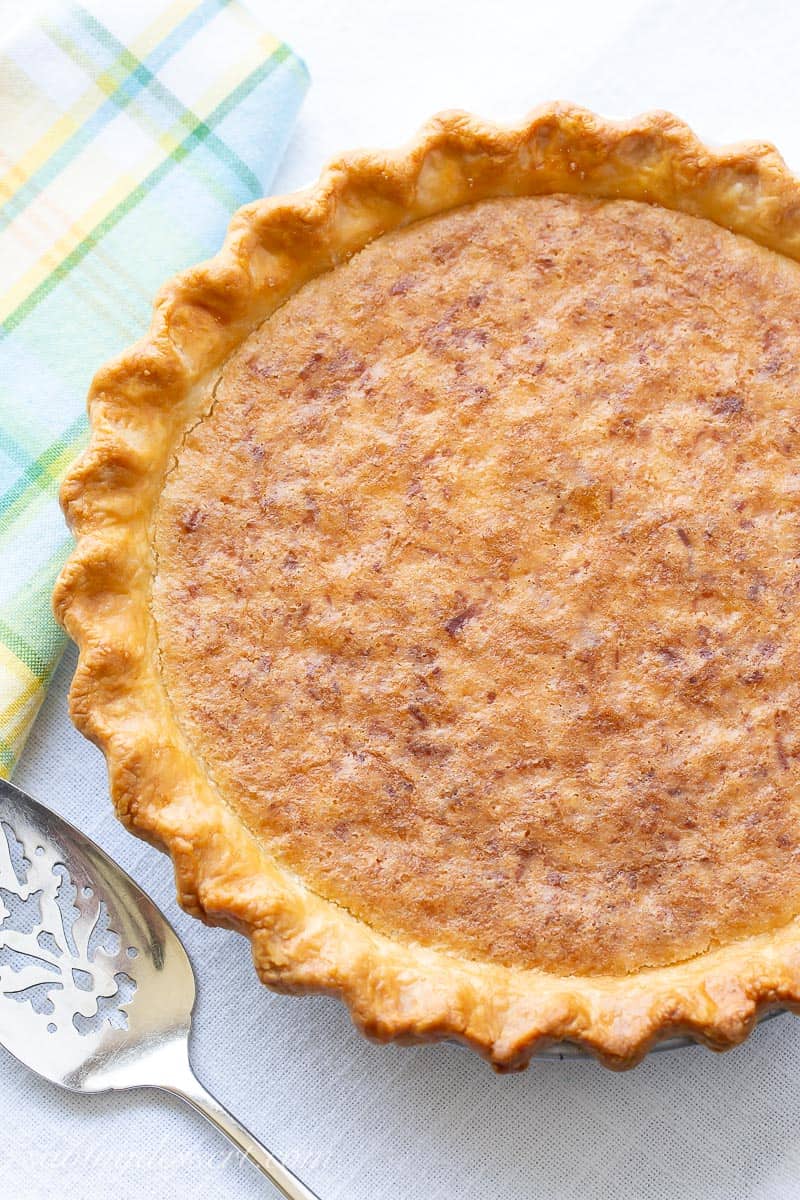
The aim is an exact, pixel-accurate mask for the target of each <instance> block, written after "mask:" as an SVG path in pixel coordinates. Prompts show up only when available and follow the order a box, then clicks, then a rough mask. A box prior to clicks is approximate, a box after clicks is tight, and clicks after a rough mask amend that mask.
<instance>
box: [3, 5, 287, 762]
mask: <svg viewBox="0 0 800 1200" xmlns="http://www.w3.org/2000/svg"><path fill="white" fill-rule="evenodd" d="M307 86H308V75H307V72H306V69H305V67H304V66H303V64H302V62H301V61H300V60H299V59H297V58H296V57H295V56H294V54H293V53H292V51H291V50H290V49H289V48H288V47H287V46H286V45H284V44H282V43H281V42H279V41H277V40H276V39H275V38H274V37H271V36H270V35H269V34H267V33H265V32H264V30H263V29H262V28H261V27H260V25H259V24H258V22H257V21H256V20H255V19H254V17H253V16H252V14H251V13H250V12H249V11H248V10H247V8H245V7H243V6H242V5H240V4H238V3H236V2H234V0H231V2H226V0H200V2H197V0H175V2H173V3H169V2H167V0H136V2H135V3H131V4H124V5H123V4H117V5H114V6H109V8H108V12H106V11H105V6H104V5H103V4H102V2H101V0H98V2H97V3H96V4H94V5H93V4H87V5H86V6H83V7H72V6H70V7H61V8H56V9H55V10H53V9H51V10H50V11H49V15H48V16H47V17H44V18H42V19H41V20H38V21H37V22H36V23H35V24H31V25H29V26H27V27H26V28H24V29H21V30H19V31H18V32H17V33H16V35H13V36H12V37H11V39H10V40H9V41H8V42H7V43H6V44H5V45H4V46H3V47H1V48H0V205H2V207H0V776H2V775H8V774H9V773H10V772H11V770H12V769H13V767H14V764H15V762H16V760H17V758H18V756H19V753H20V750H21V748H22V745H23V743H24V740H25V736H26V734H27V732H28V730H29V728H30V725H31V723H32V721H33V718H34V716H35V715H36V712H37V710H38V707H39V704H40V703H41V700H42V698H43V696H44V692H45V689H46V687H47V684H48V682H49V680H50V677H51V675H52V673H53V670H54V668H55V666H56V664H57V662H58V658H59V655H60V653H61V649H62V646H63V635H62V634H61V631H60V630H59V629H58V627H57V626H56V624H55V622H54V621H53V618H52V615H51V609H50V594H51V590H52V586H53V582H54V579H55V576H56V574H57V572H58V569H59V567H60V565H61V563H62V561H63V559H64V556H65V555H66V553H67V551H68V549H69V537H68V534H67V531H66V528H65V525H64V522H63V518H62V517H61V514H60V511H59V509H58V504H57V492H58V485H59V480H60V478H61V475H62V474H63V472H64V469H65V468H66V466H67V465H68V464H69V462H70V460H71V459H72V458H73V457H74V456H75V454H76V453H77V451H78V450H79V449H80V447H81V445H82V443H83V442H84V440H85V437H86V418H85V415H84V409H85V396H86V391H87V389H88V386H89V383H90V380H91V377H92V375H93V373H94V371H95V370H96V368H97V367H98V366H100V364H102V363H103V362H104V361H105V360H106V359H107V358H109V357H110V356H111V355H113V354H115V353H116V352H118V351H119V350H121V349H122V348H123V347H124V346H126V345H127V344H128V343H129V342H131V341H133V340H134V339H135V338H137V337H138V336H140V335H141V333H142V332H143V331H144V330H145V329H146V327H147V325H148V322H149V310H150V305H151V302H152V298H153V296H154V294H155V292H156V291H157V290H158V287H159V286H160V284H161V283H162V282H163V281H164V280H165V279H166V278H168V277H169V276H170V275H171V274H172V273H173V272H175V271H176V270H179V269H180V268H182V267H185V266H188V265H189V264H191V263H193V262H197V261H198V260H200V259H203V258H205V257H208V255H209V254H211V253H213V252H214V250H216V249H217V247H218V246H219V245H220V243H221V241H222V237H223V235H224V232H225V227H226V225H227V222H228V220H229V219H230V216H231V214H232V213H233V212H234V210H235V209H236V208H238V207H239V206H240V205H241V204H244V203H245V202H246V201H248V200H251V199H253V198H254V197H256V196H259V195H263V194H264V193H265V192H266V191H267V189H268V188H269V186H270V184H271V182H272V177H273V174H274V171H275V168H276V166H277V164H278V161H279V159H280V156H281V153H282V151H283V148H284V146H285V144H286V141H287V139H288V136H289V133H290V131H291V128H292V124H293V122H294V118H295V116H296V114H297V110H298V108H299V106H300V103H301V101H302V98H303V95H304V93H305V90H306V88H307Z"/></svg>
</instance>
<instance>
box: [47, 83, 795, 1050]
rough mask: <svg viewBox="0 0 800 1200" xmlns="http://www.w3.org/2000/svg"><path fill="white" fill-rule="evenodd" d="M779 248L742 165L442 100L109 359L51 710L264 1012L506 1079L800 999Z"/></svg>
mask: <svg viewBox="0 0 800 1200" xmlns="http://www.w3.org/2000/svg"><path fill="white" fill-rule="evenodd" d="M798 260H800V185H799V184H798V182H797V181H796V180H794V179H793V177H792V176H791V175H790V174H789V172H788V171H787V169H786V167H785V165H784V164H783V162H782V160H781V159H780V157H779V156H778V155H777V153H776V152H775V150H774V149H772V148H771V147H769V146H754V145H748V146H743V147H736V148H733V149H728V150H722V151H711V150H709V149H707V148H706V147H704V146H702V145H701V144H700V143H699V142H698V141H697V140H696V138H695V137H694V136H693V135H692V134H691V132H690V131H689V130H688V129H687V128H686V127H685V126H684V125H682V124H681V123H680V122H678V121H677V120H676V119H675V118H673V117H671V116H668V115H666V114H661V113H659V114H652V115H648V116H645V117H642V118H639V119H637V120H635V121H632V122H628V123H620V124H616V123H611V122H608V121H605V120H602V119H600V118H598V117H596V116H594V115H592V114H590V113H587V112H585V111H583V110H580V109H576V108H573V107H569V106H564V105H556V106H549V107H547V108H544V109H541V110H539V111H537V112H535V113H534V114H533V115H532V116H531V117H530V118H529V119H528V120H527V121H526V122H525V123H524V125H522V126H520V127H518V128H513V129H508V128H499V127H496V126H491V125H487V124H485V123H483V122H480V121H478V120H476V119H475V118H473V117H471V116H467V115H465V114H460V113H451V114H444V115H443V116H441V117H439V118H437V119H435V120H434V121H433V122H431V123H430V124H429V125H428V126H427V127H426V128H425V129H424V130H423V131H422V133H421V135H420V136H419V138H418V139H417V141H416V142H415V143H414V144H413V146H412V147H411V148H409V149H407V150H405V151H402V152H399V153H387V154H378V153H369V154H354V155H348V156H347V157H345V158H343V159H341V160H339V161H338V162H336V163H334V164H333V165H332V166H331V167H329V168H328V170H327V171H326V172H325V173H324V174H323V176H322V178H321V180H320V182H319V183H318V184H317V185H316V186H315V187H314V188H312V189H310V190H308V191H307V192H303V193H298V194H296V195H293V196H289V197H285V198H280V199H277V200H265V201H260V202H258V203H256V204H253V205H250V206H248V207H246V208H244V209H242V210H241V211H240V213H239V214H237V216H236V217H235V218H234V221H233V223H232V225H231V228H230V231H229V234H228V238H227V239H226V242H225V245H224V247H223V249H222V251H221V253H220V254H219V255H218V256H217V257H216V258H215V259H213V260H211V261H210V262H209V263H206V264H204V265H203V266H201V267H199V268H196V269H195V270H193V271H189V272H187V273H185V274H184V275H182V276H179V277H178V278H177V279H176V280H174V281H172V283H170V284H169V285H168V286H167V287H166V288H165V289H164V291H163V292H162V293H161V295H160V297H159V299H158V301H157V304H156V312H155V317H154V321H153V325H152V327H151V330H150V332H149V334H148V336H147V338H146V339H145V340H144V341H142V342H141V343H139V344H138V345H137V346H135V347H133V348H132V349H131V350H129V351H128V352H127V353H126V354H124V355H123V356H122V357H121V358H120V359H118V360H117V361H116V362H114V363H112V364H110V365H109V366H107V367H106V368H104V369H103V370H102V371H101V372H100V373H99V374H98V376H97V377H96V379H95V381H94V384H93V387H92V392H91V396H90V412H91V419H92V430H93V436H92V442H91V445H90V447H89V449H88V451H87V452H86V453H85V454H84V455H83V456H82V458H81V459H80V460H79V462H78V463H77V464H76V466H75V467H74V468H73V470H72V471H71V473H70V475H69V477H68V479H67V480H66V481H65V484H64V488H63V503H64V508H65V511H66V513H67V516H68V519H69V521H70V524H71V525H72V527H73V529H74V530H75V532H76V535H77V537H78V545H77V549H76V550H75V552H74V554H73V555H72V557H71V559H70V561H69V563H68V564H67V566H66V568H65V569H64V572H63V573H62V576H61V579H60V581H59V584H58V587H57V590H56V598H55V604H56V611H57V615H58V616H59V619H60V620H61V621H62V622H63V623H64V625H65V627H66V628H67V629H68V631H69V632H70V634H71V635H72V636H73V637H74V638H75V640H76V641H77V642H78V644H79V646H80V651H81V658H80V665H79V668H78V671H77V673H76V678H75V681H74V684H73V690H72V712H73V716H74V719H75V721H76V723H77V724H78V726H79V727H80V728H81V729H82V730H83V732H85V733H86V734H87V735H88V736H89V737H91V738H93V740H95V741H96V742H97V743H98V744H99V745H100V746H101V747H102V748H103V750H104V752H105V754H106V756H107V759H108V763H109V770H110V778H111V790H112V794H113V797H114V800H115V803H116V806H117V810H118V812H119V814H120V816H121V817H122V819H123V820H125V821H126V823H127V824H129V826H130V827H131V828H132V829H133V830H134V831H135V832H137V833H139V834H140V835H142V836H145V837H147V838H149V839H151V840H152V841H154V842H155V843H156V844H158V845H161V846H163V847H164V848H166V849H167V850H168V851H169V852H170V853H171V854H172V857H173V860H174V862H175V867H176V875H177V880H178V889H179V898H180V900H181V903H182V904H183V905H184V906H185V907H186V908H188V909H189V910H190V911H192V912H193V913H195V914H196V915H198V916H200V917H202V918H203V919H204V920H207V921H209V922H213V923H220V924H227V925H231V926H233V927H235V928H238V929H240V930H241V931H242V932H245V933H246V934H248V935H249V936H250V937H251V939H252V944H253V952H254V959H255V963H256V967H257V969H258V971H259V974H260V976H261V978H262V979H263V980H264V981H265V982H266V983H268V984H270V985H271V986H273V987H276V988H280V989H283V990H287V991H305V990H320V991H327V992H330V993H333V994H336V995H340V996H342V997H343V998H344V999H345V1000H346V1001H347V1003H348V1004H349V1005H350V1008H351V1011H352V1013H353V1016H354V1019H355V1020H356V1022H357V1023H358V1025H359V1026H360V1027H361V1028H362V1029H363V1030H364V1031H365V1032H366V1033H368V1034H369V1035H371V1036H373V1037H376V1038H380V1039H390V1038H400V1039H403V1040H420V1039H434V1038H439V1037H446V1036H449V1037H455V1038H459V1039H460V1040H462V1041H464V1042H466V1043H468V1044H469V1045H471V1046H473V1047H475V1048H476V1049H478V1050H479V1051H480V1052H481V1053H483V1054H484V1055H485V1056H486V1057H487V1058H489V1059H490V1060H491V1061H492V1063H493V1064H494V1065H495V1066H496V1067H498V1068H499V1069H515V1068H519V1067H522V1066H524V1065H526V1064H527V1062H528V1060H529V1058H530V1056H531V1054H533V1053H534V1052H535V1051H536V1049H537V1048H538V1047H540V1046H542V1045H543V1044H546V1043H548V1042H552V1041H558V1040H561V1039H570V1040H572V1041H575V1042H578V1043H580V1044H582V1045H584V1046H585V1047H587V1048H588V1049H590V1050H591V1051H593V1052H594V1053H595V1054H597V1055H598V1057H600V1058H601V1060H602V1061H603V1062H605V1063H607V1064H608V1065H610V1066H616V1067H625V1066H630V1065H633V1064H634V1063H635V1062H636V1061H638V1060H639V1059H640V1058H641V1056H642V1055H643V1054H644V1053H645V1052H646V1051H647V1049H648V1048H649V1046H650V1045H651V1044H652V1043H653V1042H654V1041H655V1040H657V1039H658V1038H660V1037H664V1036H667V1035H670V1034H673V1033H675V1032H687V1033H689V1034H691V1035H692V1036H695V1037H697V1038H699V1039H701V1040H703V1041H705V1042H707V1043H708V1044H709V1045H711V1046H713V1047H715V1048H722V1047H725V1046H728V1045H732V1044H734V1043H736V1042H738V1041H741V1040H742V1039H743V1038H744V1037H745V1036H746V1035H747V1033H748V1032H749V1030H750V1029H751V1027H752V1025H753V1022H754V1020H755V1018H756V1015H757V1013H758V1012H759V1011H760V1010H761V1009H763V1008H765V1007H767V1006H770V1005H773V1006H774V1005H777V1004H780V1005H785V1006H788V1007H792V1006H795V1005H797V1004H798V1003H800V953H799V951H800V918H798V916H797V914H798V913H800V842H799V841H798V833H797V831H798V828H799V827H800V826H799V825H798V812H797V807H798V804H800V799H798V796H800V792H798V788H797V783H798V780H797V778H796V773H797V772H798V771H799V770H800V739H798V736H797V734H796V732H795V727H794V723H793V719H792V718H793V712H794V711H795V709H796V707H797V704H798V701H800V695H798V692H799V691H800V683H798V679H799V678H800V675H798V670H797V666H798V648H799V647H798V636H797V634H796V633H795V628H796V626H797V622H796V620H795V615H796V611H797V600H796V597H797V592H798V586H800V567H798V562H800V539H799V538H798V536H797V530H798V526H797V512H798V498H800V474H798V473H797V472H796V470H795V467H794V464H795V462H796V460H797V449H798V441H799V440H800V423H799V422H798V414H797V404H796V396H797V392H798V376H799V375H800V317H798V316H797V314H798V313H799V312H800V266H799V265H798Z"/></svg>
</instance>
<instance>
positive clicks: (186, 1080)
mask: <svg viewBox="0 0 800 1200" xmlns="http://www.w3.org/2000/svg"><path fill="white" fill-rule="evenodd" d="M194 1001H195V980H194V972H193V971H192V965H191V963H190V961H189V957H188V955H187V953H186V951H185V950H184V948H183V945H182V943H181V942H180V940H179V938H178V935H177V934H176V933H175V931H174V929H173V928H172V926H171V925H170V924H169V922H168V921H167V919H166V917H164V916H163V914H162V913H161V912H160V911H159V910H158V909H157V908H156V906H155V904H153V902H152V900H150V899H149V898H148V897H147V896H146V895H145V893H144V892H143V891H142V890H141V888H140V887H139V886H138V884H136V883H134V881H133V880H132V879H131V878H130V876H129V875H126V874H125V872H124V871H123V870H122V869H121V868H120V867H118V866H117V864H116V863H115V862H113V861H112V859H110V858H109V857H108V855H107V854H105V853H104V851H102V850H101V849H100V848H99V846H96V845H95V844H94V842H92V841H90V840H89V838H88V837H86V836H85V834H83V833H81V832H80V831H79V830H77V829H76V828H75V827H74V826H72V825H70V824H69V823H68V822H67V821H64V820H62V819H61V818H60V817H58V816H56V814H55V813H53V812H51V811H50V810H49V809H47V808H45V807H44V806H43V805H41V804H38V803H37V802H36V801H35V800H32V799H31V797H30V796H27V795H26V794H25V793H24V792H21V791H20V790H19V788H16V787H13V786H12V785H11V784H10V783H6V782H5V781H4V780H0V1044H2V1045H3V1046H5V1048H6V1049H7V1050H9V1051H10V1052H11V1054H13V1055H14V1057H15V1058H17V1059H19V1061H20V1062H21V1063H24V1064H25V1066H27V1067H30V1068H31V1069H32V1070H34V1071H36V1072H37V1073H38V1074H39V1075H41V1076H43V1077H44V1078H45V1079H49V1080H50V1081H51V1082H52V1083H57V1084H59V1085H60V1086H61V1087H64V1088H68V1089H69V1090H70V1091H73V1092H103V1091H107V1090H110V1091H115V1090H118V1089H125V1088H135V1087H155V1088H162V1089H163V1090H164V1091H167V1092H172V1093H173V1094H174V1095H176V1096H180V1097H181V1099H183V1100H185V1101H186V1102H187V1103H188V1104H191V1106H192V1107H193V1108H195V1109H197V1111H198V1112H201V1113H202V1114H203V1116H204V1117H207V1118H208V1120H209V1121H210V1122H211V1123H212V1124H213V1125H216V1127H217V1128H218V1129H220V1130H221V1131H222V1132H223V1133H224V1134H225V1135H226V1137H228V1138H229V1139H230V1140H231V1142H233V1144H234V1146H236V1147H237V1149H238V1150H239V1151H241V1153H242V1155H243V1156H244V1157H246V1158H248V1159H249V1160H250V1162H252V1163H253V1164H254V1165H255V1166H256V1167H258V1168H259V1169H260V1170H261V1171H262V1172H263V1173H264V1175H266V1176H267V1178H268V1179H269V1180H270V1181H271V1182H272V1183H273V1184H274V1185H275V1187H276V1188H277V1189H278V1191H279V1192H280V1193H281V1195H283V1196H285V1197H288V1200H317V1198H316V1197H315V1196H314V1193H313V1192H311V1191H310V1190H309V1189H308V1188H307V1187H306V1186H305V1184H303V1183H302V1182H301V1181H300V1180H299V1179H298V1178H297V1177H296V1176H295V1175H293V1174H292V1172H291V1171H290V1170H289V1169H288V1167H286V1166H284V1164H283V1163H282V1162H280V1160H279V1159H277V1158H276V1157H275V1156H274V1155H273V1154H270V1152H269V1150H267V1149H266V1148H265V1147H264V1146H262V1145H261V1143H260V1142H259V1141H257V1140H256V1138H255V1137H253V1135H252V1134H251V1133H250V1132H249V1131H248V1130H247V1129H245V1127H244V1125H242V1124H241V1123H240V1122H239V1121H237V1120H236V1118H235V1117H234V1116H233V1115H232V1114H231V1113H229V1112H228V1110H227V1109H226V1108H224V1107H223V1106H222V1105H221V1104H220V1103H219V1101H218V1100H215V1098H214V1097H213V1096H212V1095H211V1094H210V1092H208V1091H206V1089H205V1088H204V1087H203V1085H202V1084H201V1083H200V1082H199V1081H198V1080H197V1078H196V1076H195V1074H194V1072H193V1071H192V1068H191V1065H190V1063H189V1030H190V1027H191V1017H192V1008H193V1006H194Z"/></svg>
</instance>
